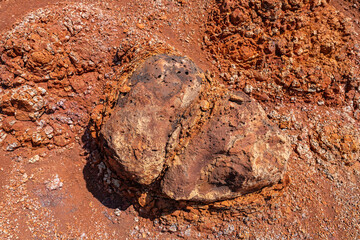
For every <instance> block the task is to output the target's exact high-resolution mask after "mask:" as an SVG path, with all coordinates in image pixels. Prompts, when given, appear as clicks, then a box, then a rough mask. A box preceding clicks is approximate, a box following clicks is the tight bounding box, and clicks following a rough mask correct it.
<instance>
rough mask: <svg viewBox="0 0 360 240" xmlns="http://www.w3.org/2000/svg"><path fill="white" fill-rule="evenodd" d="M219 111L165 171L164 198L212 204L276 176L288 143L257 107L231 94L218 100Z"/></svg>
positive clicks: (286, 155) (240, 95)
mask: <svg viewBox="0 0 360 240" xmlns="http://www.w3.org/2000/svg"><path fill="white" fill-rule="evenodd" d="M219 108H220V109H219V110H218V111H217V113H216V114H215V116H214V117H213V118H212V119H211V120H210V121H209V122H208V123H207V124H206V125H205V126H204V127H203V129H202V131H201V132H200V133H199V134H198V135H197V136H196V137H194V138H193V139H192V140H191V141H190V143H189V145H188V147H187V148H186V149H185V150H184V151H183V153H182V154H180V155H179V156H177V157H176V158H175V161H174V162H173V164H172V165H171V166H170V167H169V170H168V171H167V172H166V173H165V176H164V179H163V182H162V187H163V191H164V193H165V194H166V195H168V196H169V197H171V198H173V199H176V200H192V201H203V202H208V201H218V200H223V199H228V198H234V197H236V196H239V195H243V194H246V193H249V192H253V191H256V190H259V189H261V188H262V187H264V186H268V185H272V184H274V183H276V182H278V181H279V180H280V179H281V178H282V175H283V172H284V170H285V166H286V162H287V160H288V158H289V156H290V151H289V150H290V143H289V141H288V139H287V138H286V137H285V136H284V135H283V134H282V133H281V132H280V130H279V129H278V127H277V126H275V125H274V124H273V123H271V122H270V121H269V120H268V118H267V116H266V114H265V112H264V110H263V109H262V107H261V106H260V105H259V104H258V103H257V102H255V101H254V100H252V99H250V98H249V97H248V96H247V95H246V94H244V93H242V92H236V93H232V94H229V95H228V96H227V97H226V98H225V99H223V100H222V101H221V103H220V106H219Z"/></svg>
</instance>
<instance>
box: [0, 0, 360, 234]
mask: <svg viewBox="0 0 360 240" xmlns="http://www.w3.org/2000/svg"><path fill="white" fill-rule="evenodd" d="M359 21H360V2H359V1H357V0H344V1H340V0H336V1H330V2H328V1H321V0H319V1H317V0H310V1H306V0H305V1H297V0H291V1H290V0H289V1H272V0H264V1H257V0H252V1H242V0H234V1H230V0H224V1H222V0H221V1H220V0H218V1H210V0H209V1H205V0H204V1H189V0H177V1H176V0H166V1H165V0H163V1H162V0H156V1H146V0H137V1H127V0H118V1H115V0H113V1H112V0H105V1H71V0H69V1H61V2H60V1H45V0H28V1H15V0H0V33H1V36H0V56H1V58H0V84H1V88H0V239H359V238H360V214H359V213H360V200H359V199H360V188H359V185H360V184H359V183H360V160H359V159H360V147H359V146H360V129H359V127H360V125H359V124H360V122H359V121H360V70H359V65H360V50H359V39H360V38H359V35H358V33H360V25H359ZM169 46H170V47H169ZM172 47H174V48H172ZM159 49H162V50H163V51H165V50H168V51H170V49H171V51H176V52H177V53H180V54H181V55H186V56H188V57H189V58H190V59H192V60H193V61H194V62H195V64H197V66H199V67H200V68H201V69H203V70H204V72H205V71H207V73H208V74H209V75H211V76H212V77H213V78H214V79H217V80H218V81H219V82H221V83H222V84H223V85H224V86H225V87H227V88H230V89H237V90H242V91H244V92H245V93H246V94H248V95H249V96H250V97H252V98H254V99H256V100H257V101H259V103H260V104H261V105H262V107H263V108H264V110H265V112H266V114H267V115H268V117H269V119H270V120H271V121H273V122H274V123H275V124H277V125H278V126H279V128H280V129H281V130H282V131H283V132H284V133H285V134H286V135H287V136H288V137H289V140H290V141H291V144H292V152H291V157H290V159H289V161H288V164H287V172H286V174H285V176H284V179H283V180H282V181H281V182H279V183H278V184H276V185H274V186H272V187H267V188H264V189H262V190H261V191H258V192H256V193H252V194H249V195H246V196H243V197H239V198H236V199H232V200H229V201H222V202H216V203H212V204H198V203H197V204H194V203H188V202H180V203H175V202H171V201H165V200H161V199H160V200H159V199H153V198H152V197H149V196H150V194H149V193H147V192H146V191H144V190H143V189H137V188H136V186H133V185H131V184H130V183H127V182H124V181H122V180H120V179H118V178H117V176H116V175H115V174H114V173H113V172H112V171H111V170H110V169H109V168H107V167H106V165H105V164H104V163H103V162H102V155H101V152H100V151H99V148H98V145H97V141H96V140H97V139H96V138H97V132H98V130H99V128H101V126H102V124H103V122H104V121H106V119H107V117H108V115H109V114H110V113H111V109H112V106H113V103H114V102H115V100H116V97H117V96H118V95H117V93H118V92H126V91H127V89H126V86H124V85H123V80H124V76H127V74H128V73H130V72H131V70H132V69H133V67H134V65H133V63H136V62H141V59H142V58H145V57H146V56H148V55H150V54H153V53H154V52H156V51H159ZM164 49H165V50H164ZM175 49H176V50H175Z"/></svg>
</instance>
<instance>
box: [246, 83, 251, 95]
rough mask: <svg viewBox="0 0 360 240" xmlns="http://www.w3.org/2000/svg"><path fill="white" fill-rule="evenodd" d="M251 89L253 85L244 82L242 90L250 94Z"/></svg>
mask: <svg viewBox="0 0 360 240" xmlns="http://www.w3.org/2000/svg"><path fill="white" fill-rule="evenodd" d="M252 91H253V87H252V86H251V85H249V84H246V86H245V88H244V92H245V93H247V94H250V93H251V92H252Z"/></svg>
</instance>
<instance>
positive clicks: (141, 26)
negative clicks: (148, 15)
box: [136, 23, 145, 29]
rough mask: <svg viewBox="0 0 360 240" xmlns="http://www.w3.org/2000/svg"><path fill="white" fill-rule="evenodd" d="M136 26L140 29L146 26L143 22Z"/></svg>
mask: <svg viewBox="0 0 360 240" xmlns="http://www.w3.org/2000/svg"><path fill="white" fill-rule="evenodd" d="M136 26H137V27H138V28H139V29H144V28H145V25H144V24H142V23H138V24H136Z"/></svg>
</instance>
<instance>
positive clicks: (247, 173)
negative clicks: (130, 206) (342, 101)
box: [100, 54, 290, 202]
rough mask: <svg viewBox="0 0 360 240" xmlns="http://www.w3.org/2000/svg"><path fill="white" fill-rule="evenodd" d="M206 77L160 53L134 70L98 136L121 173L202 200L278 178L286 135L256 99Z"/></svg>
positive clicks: (183, 197) (188, 64) (174, 195)
mask: <svg viewBox="0 0 360 240" xmlns="http://www.w3.org/2000/svg"><path fill="white" fill-rule="evenodd" d="M211 81H214V80H212V79H209V78H208V77H207V76H205V75H204V74H203V73H202V71H201V70H200V69H198V68H197V67H196V66H195V65H194V63H193V62H192V61H190V60H189V59H187V58H184V57H178V56H169V55H165V54H162V55H157V56H153V57H150V58H148V59H147V60H146V61H145V62H144V63H143V64H141V65H140V66H139V67H138V68H137V70H135V72H134V73H133V74H132V75H131V77H130V78H129V79H128V85H129V86H130V88H131V89H130V90H129V92H128V93H125V94H122V95H120V97H119V100H118V104H117V106H116V107H115V108H114V109H113V112H112V115H111V116H110V118H109V119H108V121H107V122H106V123H105V125H104V126H103V128H102V130H101V134H100V136H101V140H102V141H101V142H102V147H103V149H104V152H105V156H106V160H107V162H108V163H109V165H110V166H111V167H112V168H113V169H114V170H115V171H116V172H117V174H118V175H119V176H122V177H124V178H127V179H131V180H133V181H135V182H137V183H140V184H143V185H148V186H149V185H150V187H151V186H156V187H154V189H155V188H156V189H155V191H158V193H159V194H160V192H161V194H165V195H166V196H167V197H169V198H172V199H175V200H191V201H201V202H213V201H217V200H223V199H229V198H234V197H237V196H240V195H243V194H246V193H249V192H253V191H256V190H259V189H261V188H263V187H265V186H269V185H272V184H274V183H277V182H278V181H279V180H281V178H282V176H283V173H284V171H285V168H286V162H287V160H288V158H289V155H290V154H289V153H290V144H289V141H288V140H287V138H286V136H284V135H283V134H282V133H281V131H280V130H279V129H278V128H277V127H276V126H275V125H274V124H273V123H271V122H270V121H269V120H268V119H267V116H266V114H265V112H264V110H263V109H262V108H261V106H260V105H259V104H258V103H257V102H255V101H254V100H252V99H250V98H249V97H248V96H247V95H246V94H244V93H242V92H230V91H229V90H227V89H224V88H222V87H220V86H219V85H216V84H215V85H214V84H212V83H211V84H209V82H211ZM152 183H153V185H151V184H152ZM157 183H160V185H159V184H157ZM158 186H161V189H160V190H159V189H158Z"/></svg>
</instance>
